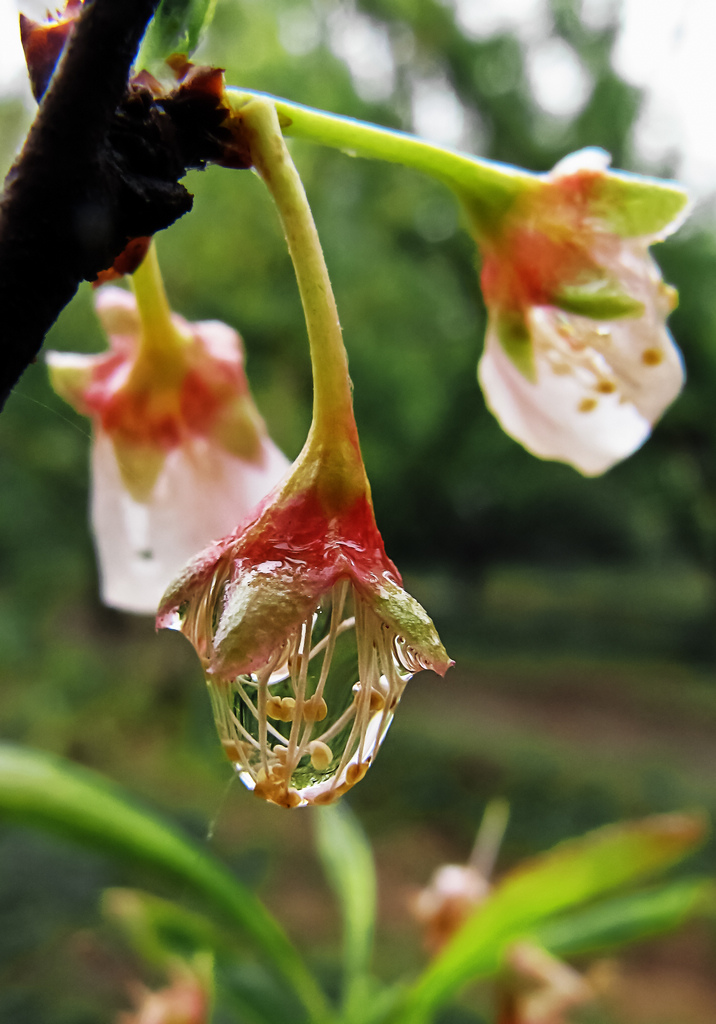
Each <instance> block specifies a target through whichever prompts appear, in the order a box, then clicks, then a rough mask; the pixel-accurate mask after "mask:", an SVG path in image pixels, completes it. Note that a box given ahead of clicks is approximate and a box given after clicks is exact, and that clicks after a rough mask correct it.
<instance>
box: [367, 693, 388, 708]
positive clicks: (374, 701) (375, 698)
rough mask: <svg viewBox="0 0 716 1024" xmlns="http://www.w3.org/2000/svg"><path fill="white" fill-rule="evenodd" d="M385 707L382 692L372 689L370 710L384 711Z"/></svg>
mask: <svg viewBox="0 0 716 1024" xmlns="http://www.w3.org/2000/svg"><path fill="white" fill-rule="evenodd" d="M384 707H385V697H384V696H383V694H382V693H381V692H380V690H376V689H372V690H371V691H370V710H371V711H382V710H383V708H384Z"/></svg>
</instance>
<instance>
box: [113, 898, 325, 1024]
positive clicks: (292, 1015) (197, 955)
mask: <svg viewBox="0 0 716 1024" xmlns="http://www.w3.org/2000/svg"><path fill="white" fill-rule="evenodd" d="M102 908H103V910H104V914H105V916H106V917H107V918H108V919H109V920H110V921H112V922H114V923H115V924H117V925H119V927H120V928H121V929H122V931H123V932H124V934H125V937H126V938H127V940H128V942H129V944H130V945H131V946H132V948H133V949H134V950H135V951H136V952H137V953H138V954H139V955H140V956H141V957H142V959H143V960H144V961H145V962H146V963H148V964H150V965H152V966H153V967H156V968H159V969H161V970H164V971H167V972H169V971H170V970H171V968H172V967H173V966H174V965H176V963H177V961H184V962H185V963H189V964H191V963H197V962H201V958H202V956H204V957H206V956H207V954H208V955H209V956H210V958H211V960H212V961H213V963H214V965H215V970H214V978H215V988H216V993H217V998H218V999H219V1001H220V1002H221V1004H222V1005H223V1004H227V1006H229V1005H230V1006H231V1009H232V1010H234V1011H236V1012H237V1013H239V1015H240V1019H241V1020H242V1021H246V1024H273V1022H275V1021H277V1020H291V1021H294V1020H305V1015H304V1013H303V1012H302V1009H301V1006H300V1004H299V1003H298V1002H297V1000H296V999H295V997H294V998H292V993H290V992H287V991H286V990H285V989H282V988H280V987H279V986H277V985H276V975H275V974H273V973H271V972H270V971H267V970H266V969H265V968H264V967H263V966H262V965H261V964H259V963H256V962H254V961H252V960H251V959H247V958H246V951H245V950H241V949H240V947H239V946H238V944H237V943H236V942H235V941H232V939H231V938H230V937H229V935H228V934H227V933H226V932H224V931H222V930H221V929H220V928H217V927H216V925H214V923H213V922H212V921H210V920H209V919H208V918H206V917H204V916H203V915H202V914H197V913H196V912H194V911H189V910H186V909H185V908H184V907H181V906H178V905H177V904H176V903H172V902H171V901H169V900H165V899H161V898H160V897H159V896H154V895H152V894H150V893H146V892H139V891H138V890H136V889H108V890H106V892H105V893H104V894H103V896H102ZM240 954H243V955H240Z"/></svg>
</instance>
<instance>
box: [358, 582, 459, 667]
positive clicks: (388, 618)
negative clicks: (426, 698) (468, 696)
mask: <svg viewBox="0 0 716 1024" xmlns="http://www.w3.org/2000/svg"><path fill="white" fill-rule="evenodd" d="M356 585H357V586H358V588H359V590H361V596H362V597H363V599H364V600H365V601H367V602H368V604H369V605H370V607H371V609H372V611H373V612H374V613H375V614H376V615H377V616H378V617H379V618H381V619H382V620H383V622H385V623H386V624H387V625H388V626H389V627H390V628H391V629H392V630H394V632H395V633H396V634H397V636H399V637H402V638H403V639H404V640H405V641H407V643H408V645H409V647H410V648H412V650H413V651H415V653H416V654H417V655H418V659H419V661H420V663H421V665H422V666H423V667H424V668H430V669H431V670H432V671H433V672H437V674H438V675H440V676H444V675H445V673H446V672H447V670H448V669H449V668H450V666H451V665H452V664H454V662H453V661H452V659H451V658H450V657H449V656H448V653H447V651H446V650H445V648H444V647H443V645H442V642H441V640H440V637H439V636H438V633H437V630H436V629H435V626H434V624H433V620H432V619H431V618H430V616H429V615H428V613H427V612H426V611H425V609H424V608H423V606H422V605H421V604H419V603H418V602H417V601H416V600H415V598H414V597H412V595H410V594H409V593H408V592H407V591H406V590H403V588H402V587H399V586H398V584H397V583H394V582H393V581H392V580H389V579H387V577H385V576H383V578H382V579H381V580H380V582H379V583H378V585H377V586H376V587H375V588H372V587H371V588H369V587H366V586H363V587H361V586H360V585H359V584H356Z"/></svg>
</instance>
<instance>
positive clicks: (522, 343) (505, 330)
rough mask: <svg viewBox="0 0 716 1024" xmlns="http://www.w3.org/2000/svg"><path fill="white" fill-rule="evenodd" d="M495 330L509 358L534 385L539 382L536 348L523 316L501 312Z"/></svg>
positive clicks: (498, 314) (496, 319)
mask: <svg viewBox="0 0 716 1024" xmlns="http://www.w3.org/2000/svg"><path fill="white" fill-rule="evenodd" d="M495 330H496V332H497V337H498V340H499V342H500V345H501V346H502V348H503V349H504V352H505V355H506V356H507V358H508V359H509V360H510V362H512V363H514V365H515V366H516V367H517V369H518V370H519V371H520V373H521V374H522V376H523V377H526V378H527V380H528V381H531V383H533V384H534V383H535V382H536V380H537V369H536V367H535V355H534V346H533V345H532V335H531V334H530V329H529V327H528V326H527V321H526V320H525V318H524V316H523V314H522V313H520V312H515V313H507V312H505V311H504V310H500V311H499V312H498V313H497V314H496V316H495Z"/></svg>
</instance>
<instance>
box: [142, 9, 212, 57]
mask: <svg viewBox="0 0 716 1024" xmlns="http://www.w3.org/2000/svg"><path fill="white" fill-rule="evenodd" d="M215 8H216V0H162V2H161V3H160V5H159V7H158V8H157V13H156V14H155V15H154V18H153V19H152V21H151V23H150V25H149V28H148V29H147V33H146V35H145V37H144V41H143V42H142V48H141V50H140V51H139V56H138V58H137V64H138V66H140V67H143V66H144V65H146V64H149V63H151V62H152V61H158V60H165V59H166V58H167V57H169V56H170V55H171V54H172V53H185V54H186V55H187V57H188V56H189V55H190V54H192V53H193V52H194V50H195V49H196V48H197V46H198V45H199V43H200V41H201V37H202V35H203V34H204V32H205V31H206V29H207V28H208V27H209V25H210V24H211V20H212V18H213V17H214V9H215Z"/></svg>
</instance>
